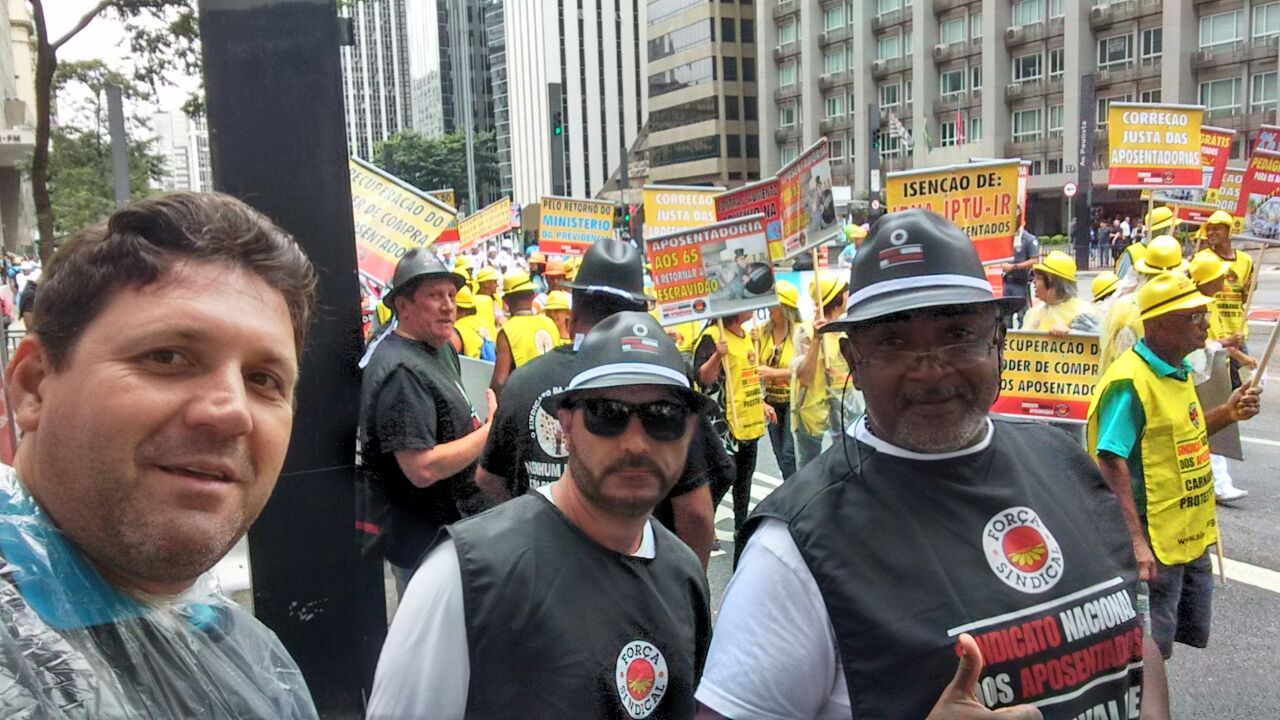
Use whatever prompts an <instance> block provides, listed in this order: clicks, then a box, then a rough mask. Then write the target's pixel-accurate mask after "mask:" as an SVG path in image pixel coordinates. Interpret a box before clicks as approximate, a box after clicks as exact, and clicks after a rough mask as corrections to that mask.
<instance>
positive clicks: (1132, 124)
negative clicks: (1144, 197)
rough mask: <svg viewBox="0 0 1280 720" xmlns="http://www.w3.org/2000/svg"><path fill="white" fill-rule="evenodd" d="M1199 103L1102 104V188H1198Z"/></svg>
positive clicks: (1201, 180) (1201, 113) (1201, 182)
mask: <svg viewBox="0 0 1280 720" xmlns="http://www.w3.org/2000/svg"><path fill="white" fill-rule="evenodd" d="M1203 116H1204V108H1203V107H1201V106H1199V105H1163V104H1154V103H1125V102H1113V103H1111V104H1110V105H1108V106H1107V140H1108V148H1107V187H1109V188H1110V189H1112V190H1116V189H1125V188H1131V189H1133V188H1136V189H1143V188H1156V189H1159V188H1166V189H1167V188H1202V187H1203V186H1204V175H1203V173H1202V171H1201V166H1202V163H1201V155H1200V149H1201V145H1200V120H1201V118H1202V117H1203Z"/></svg>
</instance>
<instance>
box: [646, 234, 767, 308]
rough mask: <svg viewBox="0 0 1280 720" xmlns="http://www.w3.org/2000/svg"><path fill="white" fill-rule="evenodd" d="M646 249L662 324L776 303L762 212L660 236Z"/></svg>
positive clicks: (650, 241)
mask: <svg viewBox="0 0 1280 720" xmlns="http://www.w3.org/2000/svg"><path fill="white" fill-rule="evenodd" d="M645 250H646V253H647V255H648V259H649V266H650V268H651V273H652V275H653V292H654V297H656V298H657V300H658V321H659V322H661V323H662V324H664V325H670V324H673V323H682V322H689V321H691V320H709V319H711V318H717V317H725V316H727V315H736V314H738V313H742V312H747V311H749V310H757V309H760V308H766V307H771V306H773V305H777V304H778V293H777V288H776V287H775V284H774V277H773V269H772V267H770V260H769V246H768V242H767V240H766V238H765V217H764V215H759V214H757V215H749V216H747V217H744V218H735V219H733V220H726V221H724V222H721V223H716V224H714V225H708V226H706V227H701V228H697V229H695V230H686V231H683V232H677V233H672V234H670V235H663V236H662V237H657V238H653V239H652V240H649V241H648V242H646V243H645Z"/></svg>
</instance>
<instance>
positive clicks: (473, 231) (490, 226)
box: [458, 197, 511, 250]
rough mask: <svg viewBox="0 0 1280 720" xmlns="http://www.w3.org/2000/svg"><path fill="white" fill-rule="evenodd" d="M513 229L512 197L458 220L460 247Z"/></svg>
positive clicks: (468, 245)
mask: <svg viewBox="0 0 1280 720" xmlns="http://www.w3.org/2000/svg"><path fill="white" fill-rule="evenodd" d="M510 229H511V198H509V197H504V198H502V199H501V200H498V201H497V202H495V203H493V204H491V205H489V206H487V207H486V208H485V209H483V210H481V211H480V212H478V213H475V214H472V215H468V216H467V217H465V218H463V219H462V220H460V221H459V222H458V242H459V245H458V247H459V248H460V249H462V250H466V249H467V248H469V247H471V246H472V245H475V244H476V243H478V242H483V241H485V240H488V239H489V238H491V237H496V236H498V235H501V234H502V233H504V232H506V231H508V230H510Z"/></svg>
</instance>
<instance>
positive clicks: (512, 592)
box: [448, 495, 711, 720]
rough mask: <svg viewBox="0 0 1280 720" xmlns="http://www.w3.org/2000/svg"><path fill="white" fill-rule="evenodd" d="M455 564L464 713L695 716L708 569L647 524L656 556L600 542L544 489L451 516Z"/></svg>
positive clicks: (707, 623)
mask: <svg viewBox="0 0 1280 720" xmlns="http://www.w3.org/2000/svg"><path fill="white" fill-rule="evenodd" d="M448 531H449V534H450V535H451V536H452V538H453V542H454V546H455V548H456V549H457V552H458V561H459V564H460V566H461V568H462V594H463V605H464V606H465V607H466V611H467V645H468V647H469V653H470V660H471V684H470V687H469V689H468V691H467V713H466V715H467V718H469V720H476V719H477V718H481V719H483V718H503V719H505V718H512V717H520V718H546V719H547V720H564V719H565V718H593V719H594V718H692V717H693V715H694V701H693V692H694V689H695V688H696V687H697V681H698V678H699V677H700V676H701V675H702V668H703V662H704V661H705V659H706V653H707V643H708V641H709V639H710V634H711V615H710V608H709V598H708V591H707V580H706V577H705V576H704V575H703V573H702V567H701V565H699V564H698V560H697V558H696V557H695V556H694V554H693V552H692V551H691V550H689V548H688V547H686V546H685V545H684V543H682V542H680V540H679V538H677V537H676V536H675V535H672V534H671V533H670V532H669V531H667V530H666V529H665V528H663V527H662V526H661V525H658V524H657V523H654V524H653V531H654V536H655V537H654V540H655V544H656V557H655V558H654V559H652V560H645V559H641V558H635V557H630V556H626V555H620V554H618V553H615V552H613V551H612V550H609V549H607V548H604V547H601V546H600V545H598V544H597V543H596V542H595V541H593V540H591V539H590V538H588V537H587V536H586V535H585V534H583V532H582V531H581V530H579V529H578V528H577V527H575V526H574V525H573V524H572V523H570V522H569V521H568V520H567V519H566V518H565V517H564V515H562V514H561V513H560V511H559V510H557V509H556V508H555V506H553V505H552V504H551V503H550V502H549V501H548V500H547V499H546V498H545V497H543V496H541V495H526V496H522V497H518V498H516V499H514V500H512V501H510V502H506V503H503V504H502V505H499V506H498V507H496V508H494V509H493V510H490V511H488V512H486V513H483V514H481V515H478V516H476V517H474V518H468V519H466V520H464V521H462V522H459V523H458V524H456V525H453V526H451V527H450V528H449V529H448Z"/></svg>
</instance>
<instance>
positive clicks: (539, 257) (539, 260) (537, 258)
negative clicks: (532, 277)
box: [529, 252, 547, 265]
mask: <svg viewBox="0 0 1280 720" xmlns="http://www.w3.org/2000/svg"><path fill="white" fill-rule="evenodd" d="M529 264H530V265H546V264H547V256H546V255H543V254H542V253H540V252H535V253H533V254H532V255H530V256H529Z"/></svg>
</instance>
